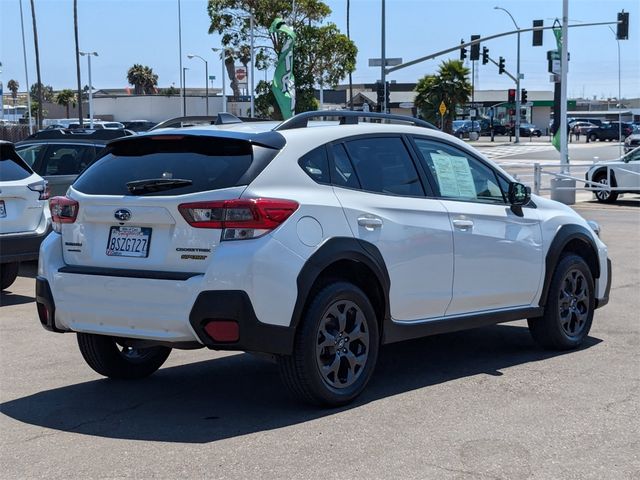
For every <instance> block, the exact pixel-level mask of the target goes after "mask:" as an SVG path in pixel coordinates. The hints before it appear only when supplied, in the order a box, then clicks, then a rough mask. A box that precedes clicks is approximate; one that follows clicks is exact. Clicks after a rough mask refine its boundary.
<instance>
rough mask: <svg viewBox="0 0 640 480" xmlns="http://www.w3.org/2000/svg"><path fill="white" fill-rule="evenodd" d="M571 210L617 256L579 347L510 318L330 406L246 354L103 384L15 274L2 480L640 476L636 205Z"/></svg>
mask: <svg viewBox="0 0 640 480" xmlns="http://www.w3.org/2000/svg"><path fill="white" fill-rule="evenodd" d="M575 209H576V210H577V211H578V212H580V213H581V214H582V215H583V216H585V217H587V218H591V219H594V220H596V221H598V222H600V223H601V225H602V227H603V232H602V236H603V239H604V240H605V242H606V243H607V244H608V245H609V249H610V256H611V258H612V260H613V286H612V291H611V301H610V303H609V305H607V306H606V307H604V308H602V309H600V310H598V311H597V312H596V314H595V320H594V324H593V328H592V330H591V335H590V337H589V339H588V340H587V342H586V344H585V345H584V346H583V347H582V348H580V349H579V350H577V351H572V352H563V353H560V352H549V351H544V350H541V349H539V348H538V347H536V346H535V345H534V343H533V342H532V340H531V338H530V336H529V333H528V330H527V328H526V324H525V322H522V321H520V322H514V323H510V324H504V325H498V326H494V327H487V328H481V329H476V330H471V331H466V332H459V333H454V334H447V335H440V336H434V337H429V338H425V339H420V340H415V341H410V342H404V343H399V344H395V345H390V346H387V347H384V348H383V349H382V352H381V358H380V362H379V366H378V368H377V371H376V372H375V375H374V377H373V379H372V382H371V384H370V385H369V387H368V388H367V390H366V391H365V392H364V394H363V395H362V396H361V397H360V398H359V399H358V401H357V402H356V403H354V404H353V405H351V406H349V407H345V408H340V409H332V410H321V409H316V408H311V407H307V406H304V405H300V404H299V403H296V402H295V401H293V400H292V399H291V398H290V397H289V396H288V394H287V393H286V391H285V390H284V388H283V386H282V384H281V382H280V379H279V377H278V372H277V368H276V366H275V365H273V364H272V363H270V362H268V361H266V360H264V359H261V358H257V357H255V356H252V355H248V354H237V353H232V354H229V353H220V352H213V351H208V350H198V351H174V352H173V353H172V355H171V357H170V358H169V360H168V362H167V364H166V365H165V366H164V367H163V368H162V369H161V370H160V371H158V372H157V373H156V374H155V375H154V376H152V377H150V378H149V379H146V380H142V381H137V382H126V381H111V380H106V379H103V378H101V377H100V376H99V375H97V374H95V373H94V372H93V371H92V370H91V369H89V367H87V366H86V365H85V363H84V361H83V360H82V357H81V355H80V353H79V351H78V349H77V345H76V340H75V336H74V335H72V334H53V333H50V332H46V331H45V330H44V329H42V328H41V327H40V325H39V322H38V319H37V315H36V311H35V306H34V276H35V269H36V266H35V264H26V265H24V267H23V268H22V269H21V276H20V277H19V278H18V280H17V282H16V283H15V284H14V286H12V287H11V288H10V289H9V292H8V293H3V294H2V296H1V298H0V303H1V305H2V306H1V307H0V368H1V370H0V371H1V376H0V412H1V415H0V432H1V433H0V440H1V443H0V465H2V467H1V469H2V470H1V473H0V477H1V478H2V479H30V478H47V479H58V478H60V479H88V478H136V479H149V478H167V479H174V478H189V479H200V478H207V479H213V478H224V479H235V478H238V479H247V478H261V479H262V478H264V479H272V478H273V479H276V478H277V479H280V478H305V479H316V478H318V479H320V478H322V479H361V478H362V479H390V478H398V479H403V478H420V479H615V480H618V479H637V478H640V420H639V419H640V411H639V410H640V408H639V406H640V401H639V397H640V395H639V389H640V358H639V348H638V344H639V340H640V338H639V336H640V335H639V333H640V295H638V292H639V291H640V242H639V241H638V238H639V237H640V199H639V198H638V196H629V197H625V199H624V200H622V201H621V202H618V203H616V204H614V205H600V204H597V203H595V202H581V203H579V204H578V205H576V206H575ZM425 274H427V272H425Z"/></svg>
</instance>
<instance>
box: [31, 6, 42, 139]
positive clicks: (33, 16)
mask: <svg viewBox="0 0 640 480" xmlns="http://www.w3.org/2000/svg"><path fill="white" fill-rule="evenodd" d="M31 19H32V21H33V44H34V46H35V50H36V76H37V85H38V87H37V88H38V104H37V107H38V114H37V117H38V130H41V129H42V79H41V78H40V50H39V49H38V28H37V26H36V7H35V5H34V0H31ZM29 121H31V120H29Z"/></svg>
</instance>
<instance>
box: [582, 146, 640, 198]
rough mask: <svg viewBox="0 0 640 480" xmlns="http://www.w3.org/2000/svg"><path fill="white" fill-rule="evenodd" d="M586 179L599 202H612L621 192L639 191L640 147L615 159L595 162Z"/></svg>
mask: <svg viewBox="0 0 640 480" xmlns="http://www.w3.org/2000/svg"><path fill="white" fill-rule="evenodd" d="M586 179H587V182H592V183H588V184H587V186H590V187H592V188H593V191H594V194H595V196H596V199H597V200H598V201H599V202H604V203H613V202H615V201H616V200H617V199H618V196H619V195H620V194H621V193H640V148H636V149H635V150H632V151H630V152H629V153H627V154H625V155H623V156H622V157H620V158H619V159H617V160H611V161H605V162H598V163H596V164H595V165H593V167H591V168H590V169H589V170H588V171H587V173H586ZM594 184H598V185H594Z"/></svg>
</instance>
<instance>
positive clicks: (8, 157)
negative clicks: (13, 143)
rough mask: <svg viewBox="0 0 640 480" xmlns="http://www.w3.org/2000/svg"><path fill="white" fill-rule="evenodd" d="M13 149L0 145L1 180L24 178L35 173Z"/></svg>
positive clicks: (8, 180) (10, 180) (9, 180)
mask: <svg viewBox="0 0 640 480" xmlns="http://www.w3.org/2000/svg"><path fill="white" fill-rule="evenodd" d="M12 150H13V149H12V148H10V147H8V146H5V145H0V181H2V182H13V181H16V180H24V179H25V178H28V177H30V176H31V175H33V171H32V170H31V168H29V167H28V166H27V165H26V164H25V161H24V160H23V159H22V158H21V157H20V156H17V155H16V154H15V153H14V152H13V151H12Z"/></svg>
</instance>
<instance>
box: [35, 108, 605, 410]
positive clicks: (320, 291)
mask: <svg viewBox="0 0 640 480" xmlns="http://www.w3.org/2000/svg"><path fill="white" fill-rule="evenodd" d="M319 117H332V118H334V119H335V120H339V122H337V121H334V122H327V123H328V125H327V126H320V125H319V123H321V122H316V124H315V125H314V126H313V127H312V128H308V125H309V122H310V121H311V120H312V119H314V118H319ZM360 117H366V118H370V119H373V120H385V121H392V120H400V121H402V122H403V124H389V123H375V122H360V123H358V119H359V118H360ZM261 126H262V127H264V129H263V131H259V127H261ZM234 128H237V129H238V130H234ZM50 207H51V212H52V215H53V222H54V230H55V232H56V233H55V234H51V235H50V236H49V237H48V238H47V239H46V240H45V242H44V243H43V245H42V248H41V252H40V270H39V275H38V277H37V279H36V301H37V306H38V314H39V318H40V322H41V323H42V325H43V326H44V328H46V329H48V330H51V331H54V332H75V333H76V334H77V340H78V345H79V348H80V352H81V353H82V355H83V357H84V359H85V361H86V362H87V363H88V364H89V366H90V367H91V368H93V369H94V370H95V371H96V372H98V373H99V374H101V375H105V376H107V377H112V378H129V379H133V378H142V377H146V376H148V375H151V374H152V373H153V372H154V371H156V370H157V369H158V368H160V366H161V365H162V364H163V363H164V362H165V360H166V359H167V357H168V355H169V353H170V351H171V349H172V348H200V347H208V348H211V349H217V350H243V351H252V352H263V353H268V354H272V355H274V356H275V358H276V359H277V361H278V364H279V368H280V371H281V374H282V378H283V380H284V383H285V384H286V385H287V386H288V387H289V389H290V390H291V391H292V392H293V393H294V394H295V395H297V396H298V397H299V398H301V399H302V400H304V401H307V402H311V403H315V404H320V405H330V406H335V405H343V404H346V403H348V402H350V401H352V400H353V399H354V398H355V397H357V396H358V395H359V394H360V392H362V390H363V389H364V388H365V386H366V385H367V383H368V382H369V379H370V378H371V375H372V374H373V371H374V369H375V365H376V362H377V357H378V352H379V347H380V345H381V344H388V343H393V342H397V341H401V340H405V339H410V338H416V337H421V336H425V335H431V334H436V333H442V332H447V331H455V330H460V329H465V328H474V327H479V326H482V325H487V324H494V323H498V322H506V321H511V320H516V319H522V318H528V319H529V320H528V324H529V328H530V330H531V333H532V335H533V338H534V339H535V340H536V341H537V342H538V343H539V344H540V345H542V346H544V347H545V348H555V349H561V350H564V349H571V348H576V347H578V346H579V345H580V344H581V343H582V342H583V341H584V339H585V337H586V336H587V334H588V332H589V329H590V327H591V323H592V319H593V315H594V310H595V309H596V308H598V307H601V306H603V305H605V304H606V303H607V301H608V296H609V288H610V284H611V263H610V261H609V260H608V258H607V248H606V246H605V245H604V244H603V243H602V242H601V241H600V239H599V238H598V235H597V232H598V231H599V228H598V227H597V226H596V225H595V224H593V223H591V224H589V223H588V222H587V221H586V220H584V219H583V218H582V217H580V215H578V214H577V213H576V212H575V211H574V210H572V209H571V208H569V207H567V206H565V205H562V204H560V203H557V202H554V201H552V200H548V199H544V198H541V197H537V196H532V195H530V190H529V189H528V188H527V187H525V186H524V185H523V184H521V183H518V182H517V181H516V180H514V179H513V177H511V176H510V175H509V174H508V173H506V172H505V171H504V170H502V169H501V168H500V167H499V166H498V165H496V164H494V163H492V162H491V161H489V160H487V159H486V158H485V157H483V156H482V155H481V154H480V153H479V152H478V151H477V150H475V149H473V148H471V147H469V146H467V145H466V144H465V142H463V141H461V140H459V139H457V138H455V137H453V136H451V135H448V134H445V133H443V132H440V131H437V130H434V129H433V128H431V125H429V124H427V123H426V122H423V121H421V120H418V119H415V118H411V117H404V116H397V115H384V114H374V113H367V114H363V113H362V112H351V111H340V112H335V111H333V112H307V113H303V114H300V115H296V116H294V117H293V118H291V119H289V120H287V121H285V122H283V123H281V124H279V125H278V126H276V127H275V128H271V125H270V124H269V123H268V122H267V123H265V124H262V125H260V124H256V125H254V129H253V130H252V131H246V130H244V129H243V124H236V126H235V127H234V126H233V125H229V126H228V128H226V129H224V130H223V129H220V128H216V127H211V126H209V127H200V128H189V129H173V130H165V131H154V132H153V133H146V134H141V135H136V136H132V137H127V138H122V139H118V140H115V141H113V142H111V143H110V144H109V145H108V146H107V149H106V151H105V153H104V155H103V156H102V157H101V158H100V159H98V160H97V161H96V162H95V163H93V164H92V165H91V166H90V167H89V168H87V169H86V170H85V171H84V172H83V173H82V174H81V175H80V177H79V178H78V179H77V180H76V182H75V183H74V184H73V185H72V186H71V187H70V188H69V191H68V192H67V195H66V196H64V197H56V198H53V199H51V200H50ZM398 368H403V367H402V366H400V367H398ZM165 380H167V379H165ZM390 381H393V379H390Z"/></svg>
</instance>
